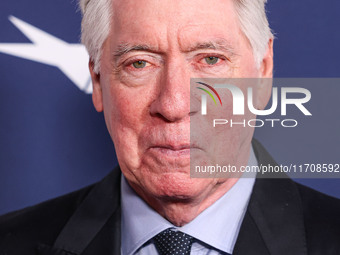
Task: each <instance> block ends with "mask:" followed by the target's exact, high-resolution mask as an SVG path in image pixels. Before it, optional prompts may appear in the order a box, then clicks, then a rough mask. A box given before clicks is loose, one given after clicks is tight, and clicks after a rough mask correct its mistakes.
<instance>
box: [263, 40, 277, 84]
mask: <svg viewBox="0 0 340 255" xmlns="http://www.w3.org/2000/svg"><path fill="white" fill-rule="evenodd" d="M273 44H274V40H273V39H272V38H271V39H269V41H268V47H267V52H266V54H265V55H264V58H263V60H262V63H261V67H260V75H261V77H262V78H273V66H274V59H273V58H274V53H273Z"/></svg>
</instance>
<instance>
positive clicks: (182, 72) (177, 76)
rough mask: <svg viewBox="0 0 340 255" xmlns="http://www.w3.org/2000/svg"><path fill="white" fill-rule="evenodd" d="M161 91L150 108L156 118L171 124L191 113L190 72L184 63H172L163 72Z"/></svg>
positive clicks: (160, 82) (160, 81) (160, 84)
mask: <svg viewBox="0 0 340 255" xmlns="http://www.w3.org/2000/svg"><path fill="white" fill-rule="evenodd" d="M158 86H159V90H158V93H157V95H156V98H155V100H154V101H153V102H152V104H151V106H150V112H151V114H152V115H154V116H157V115H158V116H161V117H162V118H164V119H166V120H167V121H170V122H176V121H181V120H183V119H184V118H188V117H189V113H190V71H189V68H188V67H186V65H185V64H184V63H179V62H172V63H170V64H168V65H167V66H166V67H165V68H164V70H163V71H162V75H161V77H160V80H159V84H158Z"/></svg>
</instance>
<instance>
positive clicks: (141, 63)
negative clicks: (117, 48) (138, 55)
mask: <svg viewBox="0 0 340 255" xmlns="http://www.w3.org/2000/svg"><path fill="white" fill-rule="evenodd" d="M132 65H133V67H134V68H144V67H145V66H146V61H143V60H138V61H136V62H133V63H132Z"/></svg>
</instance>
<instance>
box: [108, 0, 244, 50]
mask: <svg viewBox="0 0 340 255" xmlns="http://www.w3.org/2000/svg"><path fill="white" fill-rule="evenodd" d="M112 8H113V17H112V23H111V25H112V27H111V32H112V33H111V40H113V41H119V44H121V43H122V42H125V41H128V40H131V39H133V40H134V41H136V43H137V42H139V43H142V42H144V41H150V42H152V44H154V45H159V47H162V46H164V47H165V46H169V45H162V44H168V43H170V42H171V41H174V40H176V41H177V43H178V45H179V46H180V47H182V48H183V50H185V49H186V48H188V47H191V45H192V44H193V42H192V41H193V40H194V41H197V42H198V41H200V40H202V38H204V37H206V40H205V41H209V40H212V39H214V41H216V40H217V39H218V40H219V41H222V40H225V41H233V40H234V39H235V38H237V37H238V35H239V34H240V33H239V32H240V26H239V23H238V19H237V15H236V12H235V9H234V5H233V1H232V0H216V1H214V4H211V3H210V4H209V3H207V1H204V0H186V1H183V0H162V1H159V0H145V1H143V2H142V3H140V2H136V1H135V0H114V2H113V6H112ZM234 41H235V40H234ZM197 42H195V44H197Z"/></svg>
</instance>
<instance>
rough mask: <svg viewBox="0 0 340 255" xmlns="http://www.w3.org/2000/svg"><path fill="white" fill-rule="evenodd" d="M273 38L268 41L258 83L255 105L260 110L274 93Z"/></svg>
mask: <svg viewBox="0 0 340 255" xmlns="http://www.w3.org/2000/svg"><path fill="white" fill-rule="evenodd" d="M273 66H274V61H273V39H270V40H269V41H268V47H267V51H266V54H265V55H264V57H263V59H262V62H261V67H260V77H261V78H264V79H259V81H258V82H259V83H258V84H257V91H256V93H257V95H256V96H255V100H256V101H255V106H256V109H258V110H263V109H264V108H265V107H266V105H267V104H268V101H269V99H270V97H271V93H272V78H273Z"/></svg>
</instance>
